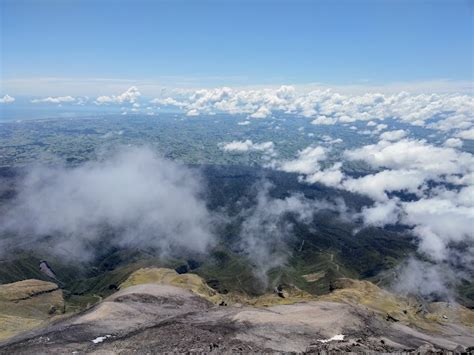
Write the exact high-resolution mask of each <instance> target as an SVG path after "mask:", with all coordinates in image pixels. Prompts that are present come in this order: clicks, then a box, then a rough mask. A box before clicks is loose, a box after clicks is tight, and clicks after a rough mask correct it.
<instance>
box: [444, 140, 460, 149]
mask: <svg viewBox="0 0 474 355" xmlns="http://www.w3.org/2000/svg"><path fill="white" fill-rule="evenodd" d="M462 144H463V143H462V140H461V139H459V138H448V139H446V141H445V142H444V144H443V145H445V146H446V147H451V148H461V147H462Z"/></svg>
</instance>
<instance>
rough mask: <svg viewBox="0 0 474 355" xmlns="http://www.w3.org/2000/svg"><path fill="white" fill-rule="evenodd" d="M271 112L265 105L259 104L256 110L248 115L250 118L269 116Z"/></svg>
mask: <svg viewBox="0 0 474 355" xmlns="http://www.w3.org/2000/svg"><path fill="white" fill-rule="evenodd" d="M271 114H272V112H271V111H270V110H269V109H268V108H266V107H265V106H261V107H260V108H259V109H258V110H257V111H255V112H254V113H252V114H251V115H250V117H251V118H266V117H268V116H270V115H271Z"/></svg>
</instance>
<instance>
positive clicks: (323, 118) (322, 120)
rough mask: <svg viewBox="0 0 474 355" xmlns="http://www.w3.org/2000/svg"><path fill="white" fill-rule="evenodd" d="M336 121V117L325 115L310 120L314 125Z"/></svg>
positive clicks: (329, 123)
mask: <svg viewBox="0 0 474 355" xmlns="http://www.w3.org/2000/svg"><path fill="white" fill-rule="evenodd" d="M336 122H337V119H336V118H332V117H327V116H318V117H317V118H316V119H315V120H313V121H311V123H312V124H314V125H332V124H335V123H336Z"/></svg>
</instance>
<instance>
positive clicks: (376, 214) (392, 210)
mask: <svg viewBox="0 0 474 355" xmlns="http://www.w3.org/2000/svg"><path fill="white" fill-rule="evenodd" d="M399 214H400V207H399V205H398V203H397V201H396V200H390V201H385V202H376V203H375V204H374V205H373V206H371V207H364V208H363V209H362V211H361V213H360V215H361V217H362V219H363V221H364V223H365V224H366V225H369V226H376V227H383V226H385V225H387V224H392V225H395V224H397V223H398V220H399Z"/></svg>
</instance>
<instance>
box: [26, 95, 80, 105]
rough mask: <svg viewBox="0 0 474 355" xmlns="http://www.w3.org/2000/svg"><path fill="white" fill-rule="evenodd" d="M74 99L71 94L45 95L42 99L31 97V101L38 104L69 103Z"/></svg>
mask: <svg viewBox="0 0 474 355" xmlns="http://www.w3.org/2000/svg"><path fill="white" fill-rule="evenodd" d="M74 101H76V99H75V98H74V97H72V96H56V97H52V96H49V97H45V98H43V99H33V100H31V103H33V104H39V103H50V104H62V103H69V102H74Z"/></svg>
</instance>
